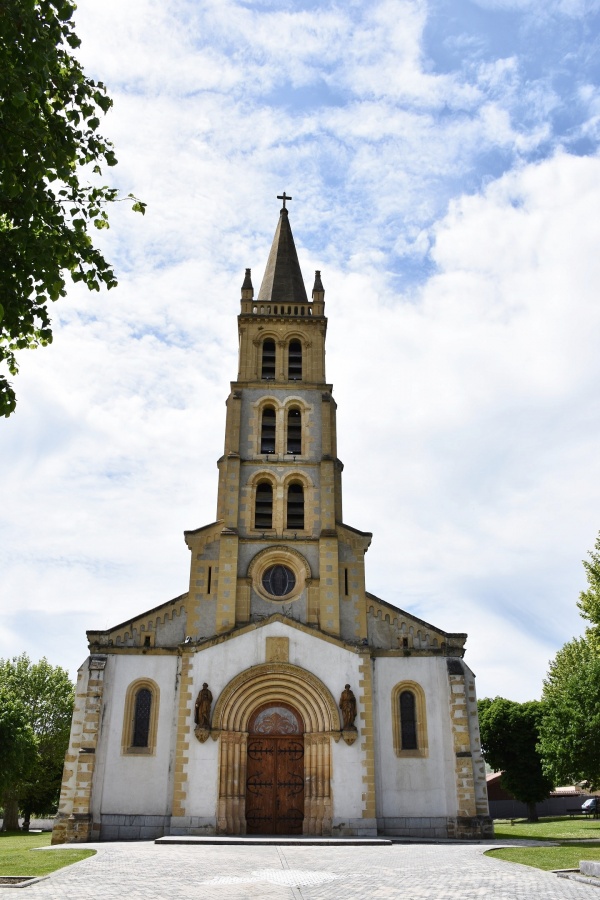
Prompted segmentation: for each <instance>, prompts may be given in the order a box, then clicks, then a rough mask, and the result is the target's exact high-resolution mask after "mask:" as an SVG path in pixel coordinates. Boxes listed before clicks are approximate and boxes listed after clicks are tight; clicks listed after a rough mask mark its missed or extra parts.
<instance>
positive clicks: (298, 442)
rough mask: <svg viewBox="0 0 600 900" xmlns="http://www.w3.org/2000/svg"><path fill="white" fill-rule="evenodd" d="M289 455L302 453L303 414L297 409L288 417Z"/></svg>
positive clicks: (287, 448) (287, 450) (291, 410)
mask: <svg viewBox="0 0 600 900" xmlns="http://www.w3.org/2000/svg"><path fill="white" fill-rule="evenodd" d="M286 452H287V453H294V454H296V455H300V454H301V453H302V413H301V412H300V410H299V409H296V408H295V407H294V408H293V409H290V411H289V412H288V416H287V447H286Z"/></svg>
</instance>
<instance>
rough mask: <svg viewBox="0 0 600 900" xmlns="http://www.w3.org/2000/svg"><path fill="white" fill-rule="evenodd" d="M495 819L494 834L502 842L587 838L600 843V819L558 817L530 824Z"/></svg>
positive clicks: (524, 820) (524, 821)
mask: <svg viewBox="0 0 600 900" xmlns="http://www.w3.org/2000/svg"><path fill="white" fill-rule="evenodd" d="M513 821H514V825H511V824H510V823H511V820H510V819H494V834H495V836H496V837H497V838H499V839H500V840H511V841H512V840H515V838H528V839H529V840H535V841H569V840H577V839H582V838H586V839H587V840H591V841H594V840H598V841H600V819H589V818H584V817H583V816H580V817H575V818H572V819H571V818H570V817H569V816H556V817H551V818H550V817H549V818H545V819H540V820H539V822H528V821H527V820H526V819H513Z"/></svg>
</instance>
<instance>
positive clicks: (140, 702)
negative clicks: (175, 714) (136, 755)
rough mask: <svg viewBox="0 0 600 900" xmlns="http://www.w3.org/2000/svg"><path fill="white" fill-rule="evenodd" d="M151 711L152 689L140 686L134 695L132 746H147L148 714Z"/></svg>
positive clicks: (148, 732) (148, 733)
mask: <svg viewBox="0 0 600 900" xmlns="http://www.w3.org/2000/svg"><path fill="white" fill-rule="evenodd" d="M151 712H152V691H151V690H149V688H140V690H139V691H138V692H137V694H136V695H135V707H134V713H133V737H132V740H131V746H132V747H147V746H148V737H149V735H150V714H151Z"/></svg>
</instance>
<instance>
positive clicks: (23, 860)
mask: <svg viewBox="0 0 600 900" xmlns="http://www.w3.org/2000/svg"><path fill="white" fill-rule="evenodd" d="M51 837H52V836H51V834H50V833H49V832H44V833H42V834H23V833H22V832H18V831H8V832H0V875H49V874H50V872H56V870H57V869H62V868H63V867H64V866H70V865H72V864H73V863H75V862H79V861H80V860H82V859H87V857H88V856H94V854H95V853H96V851H95V850H79V849H71V848H69V849H66V850H53V851H52V853H32V852H31V851H32V850H34V849H36V848H37V847H49V846H50V840H51Z"/></svg>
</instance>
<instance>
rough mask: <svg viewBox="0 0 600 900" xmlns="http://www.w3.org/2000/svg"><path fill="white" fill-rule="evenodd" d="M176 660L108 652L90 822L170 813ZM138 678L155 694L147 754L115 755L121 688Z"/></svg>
mask: <svg viewBox="0 0 600 900" xmlns="http://www.w3.org/2000/svg"><path fill="white" fill-rule="evenodd" d="M178 662H179V658H178V657H177V656H174V655H169V656H159V655H150V654H141V653H140V654H135V655H133V654H131V655H130V654H127V655H125V654H124V655H116V654H114V655H113V654H109V656H108V660H107V663H106V670H105V673H104V677H105V685H106V687H105V691H104V698H103V708H102V714H101V726H100V735H99V741H98V747H97V750H96V769H95V774H94V789H93V795H92V809H93V813H94V820H95V821H98V820H99V817H100V815H101V814H102V815H110V814H128V815H146V816H151V815H161V816H164V815H169V814H170V812H171V798H172V793H173V791H172V784H171V775H170V772H171V770H172V760H173V753H174V747H175V722H176V713H177V710H176V702H175V701H176V697H175V693H176V681H177V669H178ZM139 678H151V679H152V680H153V681H154V682H156V684H157V685H158V687H159V690H160V699H159V710H158V723H157V738H156V748H155V753H154V754H152V755H143V754H140V755H128V754H123V753H122V751H121V742H122V737H123V721H124V711H125V699H126V694H127V688H128V687H129V685H130V684H131V683H132V682H133V681H137V680H138V679H139Z"/></svg>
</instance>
